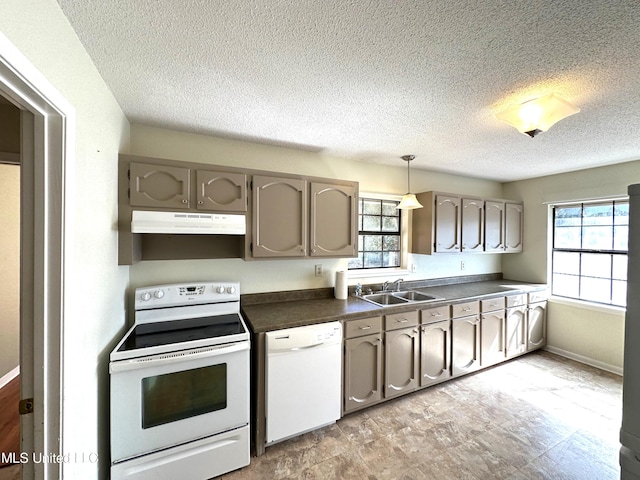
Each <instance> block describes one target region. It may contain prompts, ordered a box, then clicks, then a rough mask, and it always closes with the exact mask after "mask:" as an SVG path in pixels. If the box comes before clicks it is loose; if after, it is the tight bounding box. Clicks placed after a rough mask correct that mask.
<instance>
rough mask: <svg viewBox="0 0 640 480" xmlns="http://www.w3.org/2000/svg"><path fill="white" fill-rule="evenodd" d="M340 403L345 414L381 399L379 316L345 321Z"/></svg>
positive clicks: (381, 375)
mask: <svg viewBox="0 0 640 480" xmlns="http://www.w3.org/2000/svg"><path fill="white" fill-rule="evenodd" d="M345 337H346V339H345V343H344V345H345V346H344V403H343V410H344V412H345V413H347V412H351V411H354V410H358V409H360V408H364V407H367V406H369V405H372V404H374V403H377V402H379V401H380V400H382V391H383V383H382V382H383V379H384V375H383V363H382V358H383V344H382V317H371V318H363V319H358V320H350V321H347V322H345Z"/></svg>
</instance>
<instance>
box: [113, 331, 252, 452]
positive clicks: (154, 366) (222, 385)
mask: <svg viewBox="0 0 640 480" xmlns="http://www.w3.org/2000/svg"><path fill="white" fill-rule="evenodd" d="M249 348H250V347H249V342H238V343H234V344H227V345H220V346H211V347H202V348H197V349H192V350H184V351H179V352H174V353H165V354H159V355H152V356H147V357H141V358H136V359H128V360H122V361H115V362H111V363H110V364H109V372H110V374H111V461H112V463H117V462H120V461H122V460H125V459H128V458H132V457H136V456H140V455H143V454H146V453H149V452H153V451H156V450H160V449H163V448H168V447H172V446H175V445H180V444H184V443H186V442H189V441H192V440H195V439H198V438H203V437H207V436H210V435H214V434H217V433H221V432H224V431H227V430H230V429H233V428H237V427H240V426H243V425H247V424H248V423H249Z"/></svg>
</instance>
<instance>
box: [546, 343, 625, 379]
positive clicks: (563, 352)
mask: <svg viewBox="0 0 640 480" xmlns="http://www.w3.org/2000/svg"><path fill="white" fill-rule="evenodd" d="M544 350H546V351H547V352H551V353H555V354H556V355H560V356H561V357H565V358H569V359H571V360H575V361H576V362H580V363H584V364H586V365H591V366H592V367H596V368H599V369H600V370H605V371H607V372H611V373H615V374H616V375H620V376H622V367H617V366H615V365H610V364H608V363H604V362H601V361H599V360H594V359H593V358H589V357H585V356H582V355H578V354H577V353H573V352H569V351H567V350H562V349H561V348H557V347H552V346H551V345H547V346H546V347H544Z"/></svg>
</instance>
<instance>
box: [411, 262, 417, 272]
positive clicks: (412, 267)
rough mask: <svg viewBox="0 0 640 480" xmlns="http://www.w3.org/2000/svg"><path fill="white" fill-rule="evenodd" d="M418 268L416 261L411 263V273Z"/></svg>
mask: <svg viewBox="0 0 640 480" xmlns="http://www.w3.org/2000/svg"><path fill="white" fill-rule="evenodd" d="M416 270H417V268H416V264H415V263H412V264H411V273H416Z"/></svg>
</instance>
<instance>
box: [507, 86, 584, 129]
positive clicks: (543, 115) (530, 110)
mask: <svg viewBox="0 0 640 480" xmlns="http://www.w3.org/2000/svg"><path fill="white" fill-rule="evenodd" d="M579 111H580V109H579V108H577V107H574V106H573V105H571V104H570V103H569V102H567V101H566V100H565V99H564V98H561V97H559V96H558V95H556V94H555V93H550V94H548V95H545V96H543V97H540V98H534V99H533V100H529V101H527V102H524V103H522V104H520V105H512V106H510V107H509V108H507V109H506V110H505V111H504V112H501V113H497V114H496V117H497V118H498V119H500V120H502V121H503V122H506V123H508V124H509V125H511V126H513V127H515V128H516V129H517V130H518V131H519V132H520V133H524V134H526V135H529V136H530V137H531V138H533V137H535V136H536V135H537V134H539V133H540V132H546V131H547V130H549V128H551V126H552V125H553V124H555V123H556V122H558V121H560V120H562V119H563V118H566V117H568V116H569V115H573V114H574V113H578V112H579Z"/></svg>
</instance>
